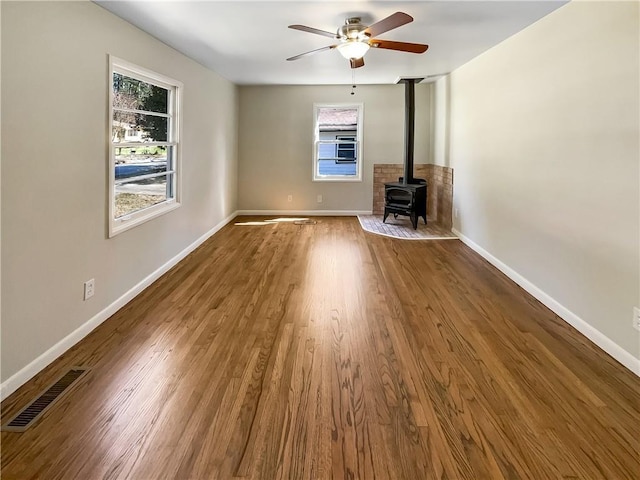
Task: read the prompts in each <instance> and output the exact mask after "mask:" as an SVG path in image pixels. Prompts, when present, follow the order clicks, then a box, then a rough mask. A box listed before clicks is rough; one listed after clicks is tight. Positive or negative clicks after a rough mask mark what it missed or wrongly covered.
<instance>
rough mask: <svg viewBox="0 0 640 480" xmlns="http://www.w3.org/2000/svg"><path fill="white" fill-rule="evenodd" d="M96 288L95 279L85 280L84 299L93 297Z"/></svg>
mask: <svg viewBox="0 0 640 480" xmlns="http://www.w3.org/2000/svg"><path fill="white" fill-rule="evenodd" d="M95 290H96V281H95V279H93V278H92V279H91V280H87V281H86V282H84V300H88V299H89V298H91V297H93V294H94V293H95Z"/></svg>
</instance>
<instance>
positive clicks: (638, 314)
mask: <svg viewBox="0 0 640 480" xmlns="http://www.w3.org/2000/svg"><path fill="white" fill-rule="evenodd" d="M633 328H635V329H636V330H640V308H638V307H633Z"/></svg>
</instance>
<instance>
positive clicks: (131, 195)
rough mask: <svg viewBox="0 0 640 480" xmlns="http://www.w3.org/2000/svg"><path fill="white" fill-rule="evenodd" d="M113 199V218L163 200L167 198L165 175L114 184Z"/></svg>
mask: <svg viewBox="0 0 640 480" xmlns="http://www.w3.org/2000/svg"><path fill="white" fill-rule="evenodd" d="M169 176H170V175H169ZM115 199H116V203H115V218H119V217H122V216H123V215H128V214H130V213H133V212H137V211H138V210H142V209H144V208H148V207H151V206H153V205H156V204H158V203H161V202H164V201H165V200H166V199H167V175H162V176H160V177H154V178H146V179H143V180H133V181H130V182H125V183H122V184H120V185H116V186H115Z"/></svg>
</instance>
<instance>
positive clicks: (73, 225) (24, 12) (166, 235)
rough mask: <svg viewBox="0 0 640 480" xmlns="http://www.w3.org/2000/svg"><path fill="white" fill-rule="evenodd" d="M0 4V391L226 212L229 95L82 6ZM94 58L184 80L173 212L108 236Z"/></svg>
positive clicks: (157, 46)
mask: <svg viewBox="0 0 640 480" xmlns="http://www.w3.org/2000/svg"><path fill="white" fill-rule="evenodd" d="M1 8H2V217H1V218H2V381H3V382H4V381H6V380H7V378H9V377H10V376H12V375H13V374H15V373H16V372H18V371H19V370H20V369H22V368H23V367H25V366H26V365H28V364H29V363H30V362H32V361H34V359H36V358H37V357H38V356H40V355H41V354H43V352H45V351H46V350H48V349H49V348H51V347H52V346H53V345H55V344H56V343H57V342H58V341H60V340H61V339H62V338H64V337H65V336H67V335H68V334H70V333H71V332H73V331H75V330H76V329H77V328H78V327H79V326H81V325H82V324H84V323H85V322H87V320H89V319H90V318H92V317H93V316H94V315H96V314H97V313H98V312H100V311H101V310H103V309H105V308H106V307H107V306H108V305H110V304H111V303H112V302H114V301H115V300H116V299H118V298H119V297H120V296H122V295H123V294H124V293H125V292H127V291H128V290H129V289H131V288H132V287H133V286H134V285H135V284H137V283H138V282H140V281H141V280H142V279H143V278H145V277H146V276H147V275H149V274H151V273H152V272H153V271H155V270H156V269H157V268H159V267H160V266H161V265H163V264H164V263H165V262H167V261H169V260H170V259H171V258H172V257H174V256H176V255H177V254H179V252H181V251H183V250H184V249H185V248H187V247H188V246H189V245H190V244H192V243H193V242H194V241H196V240H197V239H198V238H199V237H200V236H201V235H203V234H204V233H205V232H207V231H209V230H211V229H212V228H213V227H214V226H216V225H217V224H219V223H220V222H221V221H222V220H223V219H225V218H226V217H228V216H229V215H230V214H231V213H233V212H234V211H235V210H236V208H237V206H236V198H237V160H236V159H237V138H236V135H237V95H236V87H235V86H234V85H233V84H231V83H229V82H228V81H226V80H224V79H222V78H221V77H219V76H218V75H216V74H214V73H212V72H211V71H209V70H207V69H205V68H204V67H202V66H200V65H198V64H197V63H195V62H193V61H192V60H189V59H187V58H186V57H185V56H183V55H181V54H179V53H177V52H176V51H175V50H173V49H171V48H169V47H167V46H166V45H164V44H162V43H160V42H159V41H157V40H155V39H153V38H152V37H150V36H149V35H147V34H145V33H143V32H141V31H140V30H138V29H136V28H135V27H133V26H131V25H130V24H128V23H126V22H124V21H122V20H120V19H118V18H117V17H115V16H114V15H112V14H110V13H108V12H107V11H106V10H104V9H102V8H101V7H99V6H97V5H95V4H93V3H90V2H42V3H32V2H2V7H1ZM108 54H113V55H116V56H118V57H120V58H123V59H126V60H128V61H131V62H134V63H137V64H139V65H141V66H143V67H145V68H149V69H151V70H154V71H157V72H159V73H161V74H165V75H167V76H169V77H172V78H175V79H177V80H180V81H182V82H183V83H184V98H183V100H184V102H183V111H184V118H183V120H184V122H183V148H182V155H183V156H182V165H183V177H182V187H183V194H182V206H181V208H179V209H177V210H174V211H172V212H170V213H168V214H166V215H163V216H161V217H158V218H156V219H154V220H152V221H150V222H147V223H145V224H144V225H141V226H139V227H136V228H134V229H132V230H130V231H127V232H125V233H122V234H120V235H118V236H116V237H115V238H113V239H107V238H106V237H107V223H106V215H107V204H106V202H107V193H106V192H107V145H108V143H107V142H108V135H107V121H108V119H107V92H108V88H109V82H108V78H107V77H108V63H107V55H108ZM90 278H95V281H96V294H95V296H94V297H93V298H91V299H90V300H88V301H86V302H84V301H83V300H82V295H83V282H84V281H85V280H88V279H90Z"/></svg>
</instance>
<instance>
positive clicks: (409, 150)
mask: <svg viewBox="0 0 640 480" xmlns="http://www.w3.org/2000/svg"><path fill="white" fill-rule="evenodd" d="M422 80H423V78H401V79H400V80H398V82H397V83H404V175H403V176H402V183H403V184H405V185H407V184H411V183H415V182H414V179H413V151H414V145H415V141H414V138H415V119H416V87H415V85H416V83H420V82H421V81H422Z"/></svg>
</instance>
